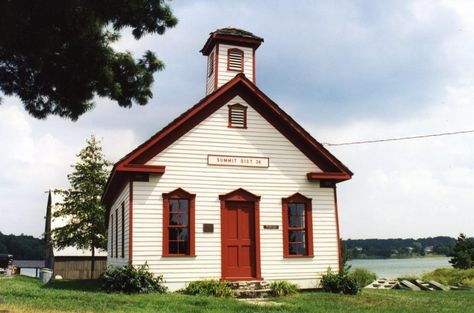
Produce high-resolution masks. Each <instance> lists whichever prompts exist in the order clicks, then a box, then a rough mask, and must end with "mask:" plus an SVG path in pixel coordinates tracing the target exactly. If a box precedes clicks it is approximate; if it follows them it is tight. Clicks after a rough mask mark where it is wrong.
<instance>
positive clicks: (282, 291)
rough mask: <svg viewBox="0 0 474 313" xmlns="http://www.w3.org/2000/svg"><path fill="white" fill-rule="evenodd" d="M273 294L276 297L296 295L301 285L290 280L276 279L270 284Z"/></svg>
mask: <svg viewBox="0 0 474 313" xmlns="http://www.w3.org/2000/svg"><path fill="white" fill-rule="evenodd" d="M270 290H271V294H272V296H274V297H282V296H289V295H294V294H295V293H297V292H298V290H299V287H298V285H296V284H293V283H290V282H289V281H285V280H279V281H274V282H272V283H271V284H270Z"/></svg>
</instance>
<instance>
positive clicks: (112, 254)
mask: <svg viewBox="0 0 474 313" xmlns="http://www.w3.org/2000/svg"><path fill="white" fill-rule="evenodd" d="M110 257H111V258H113V257H114V215H113V214H111V215H110Z"/></svg>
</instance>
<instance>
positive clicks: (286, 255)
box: [281, 192, 314, 258]
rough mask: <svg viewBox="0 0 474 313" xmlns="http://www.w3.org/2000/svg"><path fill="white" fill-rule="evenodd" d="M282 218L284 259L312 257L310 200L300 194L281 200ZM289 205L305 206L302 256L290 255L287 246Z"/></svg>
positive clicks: (311, 212) (311, 211) (311, 209)
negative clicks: (303, 249)
mask: <svg viewBox="0 0 474 313" xmlns="http://www.w3.org/2000/svg"><path fill="white" fill-rule="evenodd" d="M281 201H282V216H283V227H282V229H283V257H284V258H308V257H314V251H313V207H312V199H311V198H307V197H305V196H304V195H302V194H300V193H298V192H297V193H295V194H293V195H292V196H290V197H288V198H282V199H281ZM289 203H304V204H305V222H306V225H305V226H306V232H305V235H306V236H305V240H306V253H305V254H304V255H293V254H290V252H289V249H288V246H289V239H288V222H289V221H288V204H289Z"/></svg>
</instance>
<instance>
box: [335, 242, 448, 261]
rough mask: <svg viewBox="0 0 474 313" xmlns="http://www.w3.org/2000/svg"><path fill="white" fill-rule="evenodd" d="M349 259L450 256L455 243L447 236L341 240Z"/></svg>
mask: <svg viewBox="0 0 474 313" xmlns="http://www.w3.org/2000/svg"><path fill="white" fill-rule="evenodd" d="M343 243H344V245H345V247H346V249H347V256H348V258H349V259H378V258H382V259H385V258H408V257H420V256H425V255H445V256H450V255H451V254H452V253H453V248H454V245H455V243H456V239H455V238H451V237H447V236H439V237H428V238H420V239H412V238H410V239H347V240H343Z"/></svg>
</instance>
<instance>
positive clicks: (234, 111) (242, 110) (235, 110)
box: [229, 103, 247, 128]
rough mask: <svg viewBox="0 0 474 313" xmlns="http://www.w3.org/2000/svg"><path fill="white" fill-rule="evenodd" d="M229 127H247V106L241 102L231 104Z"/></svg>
mask: <svg viewBox="0 0 474 313" xmlns="http://www.w3.org/2000/svg"><path fill="white" fill-rule="evenodd" d="M229 127H234V128H247V107H246V106H243V105H241V104H239V103H236V104H233V105H229Z"/></svg>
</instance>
